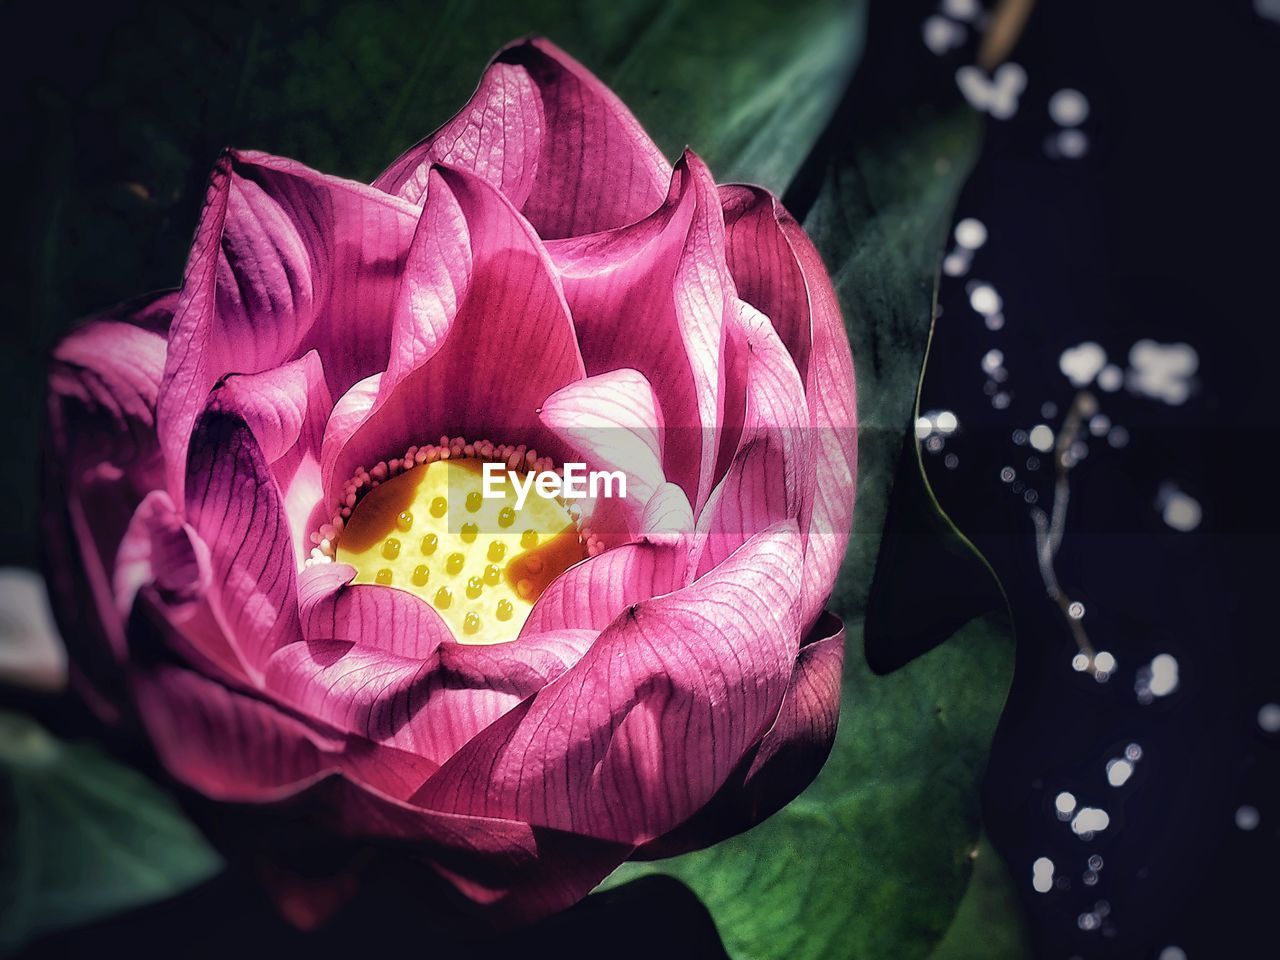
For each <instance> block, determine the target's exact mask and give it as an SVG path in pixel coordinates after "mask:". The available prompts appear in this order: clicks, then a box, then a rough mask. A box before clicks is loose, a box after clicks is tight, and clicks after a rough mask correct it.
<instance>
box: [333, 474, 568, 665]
mask: <svg viewBox="0 0 1280 960" xmlns="http://www.w3.org/2000/svg"><path fill="white" fill-rule="evenodd" d="M482 467H483V462H482V461H480V460H475V459H464V458H450V459H448V460H435V461H432V462H430V463H426V464H423V465H421V466H418V467H415V468H413V469H411V470H407V471H405V472H404V473H401V474H399V475H398V476H395V477H392V478H391V479H389V480H386V481H384V482H383V483H381V484H379V485H378V486H377V487H375V488H374V489H372V490H370V491H369V492H368V493H367V494H365V496H364V498H363V499H361V500H360V501H359V502H358V503H357V504H356V507H355V509H354V510H352V512H351V517H350V519H349V520H347V522H346V524H345V525H344V527H343V529H342V533H341V535H340V536H339V537H338V541H337V544H336V555H335V557H334V559H335V560H337V561H338V562H339V563H349V564H351V566H353V567H355V569H356V577H355V581H354V582H356V583H376V584H381V585H383V586H389V587H392V588H393V589H397V590H405V591H408V592H410V593H414V594H416V595H417V596H419V597H421V598H422V599H423V600H424V601H426V602H427V603H429V604H431V606H432V607H433V608H434V609H435V612H436V613H437V614H438V615H439V616H440V618H441V619H442V620H443V621H444V622H445V624H446V625H448V627H449V630H450V631H451V632H452V633H453V636H454V637H455V638H456V639H457V640H458V642H460V643H504V642H506V641H509V640H514V639H515V638H516V637H517V636H519V634H520V629H521V627H523V626H524V622H525V620H526V619H528V616H529V611H530V610H531V609H532V607H533V603H534V601H536V600H537V599H538V597H539V596H541V594H542V592H543V590H545V589H546V587H547V585H548V584H549V583H551V581H552V580H554V579H555V578H556V577H558V576H559V575H560V574H561V573H563V572H564V571H565V570H566V569H568V568H569V567H571V566H572V565H573V564H575V563H577V562H579V561H580V560H584V559H586V556H587V551H586V547H585V546H584V545H583V544H582V543H581V542H580V541H579V539H578V532H577V528H576V526H575V524H574V519H573V517H572V516H570V514H569V512H568V511H567V510H566V509H565V507H564V504H562V503H561V502H560V501H559V500H557V499H554V498H544V497H542V496H539V495H538V494H537V493H536V491H530V493H529V496H528V499H527V500H526V501H525V503H524V506H523V507H522V508H521V509H520V511H519V512H518V513H517V511H516V509H515V488H514V487H513V486H512V485H511V484H503V485H502V486H501V488H500V489H502V490H503V496H502V497H496V498H485V497H484V496H483V492H482V491H483V475H482ZM521 479H522V481H523V478H521ZM450 504H453V506H452V508H451V507H450ZM463 508H465V512H464V509H463ZM464 516H465V518H466V519H465V522H464V520H463V517H464ZM517 518H518V519H519V525H518V526H517V523H516V521H517Z"/></svg>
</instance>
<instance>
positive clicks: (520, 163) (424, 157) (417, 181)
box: [373, 62, 543, 209]
mask: <svg viewBox="0 0 1280 960" xmlns="http://www.w3.org/2000/svg"><path fill="white" fill-rule="evenodd" d="M542 122H543V121H542V98H541V97H540V96H539V94H538V89H537V86H536V85H535V84H534V82H533V78H532V77H530V76H529V71H528V70H526V69H525V68H524V67H522V66H519V65H517V64H514V63H502V62H495V63H491V64H490V65H489V69H487V70H486V71H485V72H484V76H482V77H481V78H480V85H479V87H477V88H476V92H475V93H473V94H472V95H471V99H470V100H468V101H467V103H466V106H464V107H463V108H462V109H461V110H459V111H458V112H457V113H456V114H455V115H454V116H453V118H452V119H450V120H449V122H448V123H446V124H445V125H444V126H443V127H441V128H440V129H439V130H437V131H436V132H435V133H433V134H431V136H429V137H427V138H426V139H425V140H423V141H421V142H420V143H417V144H415V145H414V146H412V147H410V148H409V149H408V150H407V151H406V152H405V153H404V154H402V155H401V156H400V157H399V158H397V160H396V161H395V163H393V164H391V166H390V167H388V168H387V169H386V170H385V171H384V172H383V173H382V175H381V176H379V177H378V179H377V180H375V181H374V182H373V185H374V186H375V187H377V188H378V189H380V190H385V191H387V192H388V193H393V194H395V195H396V196H398V197H400V198H402V199H404V200H408V201H409V202H410V203H416V204H418V205H421V204H422V203H423V201H424V200H425V199H426V194H427V172H428V171H429V170H430V168H431V165H432V164H435V163H444V164H448V165H449V166H451V167H461V168H463V169H466V170H470V171H471V172H472V173H474V174H475V175H476V176H478V177H480V178H481V179H483V180H485V181H487V182H488V183H490V184H491V185H493V186H494V187H496V188H497V189H499V190H501V191H502V192H503V193H504V194H506V196H507V198H508V199H510V201H511V202H512V203H513V204H515V206H516V208H517V209H518V208H520V207H521V206H523V205H524V202H525V200H527V199H528V197H529V193H530V191H532V190H533V181H534V177H535V175H536V174H537V171H538V154H539V152H540V151H541V148H542V140H543V130H542Z"/></svg>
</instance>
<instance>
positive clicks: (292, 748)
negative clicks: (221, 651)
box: [134, 667, 435, 803]
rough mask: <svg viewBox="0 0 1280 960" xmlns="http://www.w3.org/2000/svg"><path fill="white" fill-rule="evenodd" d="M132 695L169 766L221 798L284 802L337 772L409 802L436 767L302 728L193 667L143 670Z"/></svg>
mask: <svg viewBox="0 0 1280 960" xmlns="http://www.w3.org/2000/svg"><path fill="white" fill-rule="evenodd" d="M134 694H135V699H136V702H137V704H138V709H139V712H140V714H141V716H142V719H143V723H144V725H145V726H146V728H147V734H148V736H149V737H150V738H151V742H152V744H153V745H154V746H155V748H156V752H157V753H159V755H160V759H161V760H162V761H163V762H164V765H165V768H166V769H168V770H169V772H170V773H172V774H174V775H175V776H176V777H177V778H178V779H179V780H181V781H182V782H184V783H186V784H187V785H188V786H191V787H194V788H195V789H197V790H199V791H200V792H201V793H203V794H205V795H206V796H209V797H212V798H214V799H217V800H224V801H239V802H247V803H264V802H272V801H278V800H282V799H285V798H287V797H290V796H292V795H295V794H297V793H298V792H299V791H301V790H304V789H306V788H307V787H308V786H310V785H311V784H313V783H315V782H316V781H317V780H318V779H320V778H322V777H325V776H329V775H331V774H334V773H338V772H343V773H346V774H348V775H349V776H351V777H352V778H353V779H355V780H359V781H361V782H363V783H365V784H368V785H369V786H370V787H371V788H373V789H375V790H378V791H381V792H383V793H386V794H387V795H389V796H401V797H403V796H407V795H409V794H410V793H412V792H413V790H414V788H415V786H416V785H417V784H418V783H421V782H422V780H424V779H425V778H426V777H427V776H428V775H429V774H430V773H431V772H432V770H434V768H435V765H434V764H432V763H430V762H429V761H427V760H425V759H423V758H421V757H415V756H413V755H412V754H402V753H399V752H397V751H392V750H389V749H387V748H377V747H374V746H373V745H369V744H362V743H361V742H360V741H359V740H358V739H354V738H346V737H343V736H342V735H341V734H340V733H339V732H337V731H334V730H332V729H330V730H326V729H324V728H323V727H320V726H316V725H313V724H309V723H304V722H303V721H302V720H299V719H297V718H296V717H292V716H290V715H289V714H287V713H285V712H283V711H282V710H280V709H279V708H277V707H275V706H273V705H271V704H269V703H266V702H264V701H261V700H257V699H255V698H253V697H250V696H247V695H245V694H243V693H239V692H236V691H235V690H232V689H231V688H229V687H225V686H223V685H222V684H219V683H217V682H215V681H213V680H209V679H207V678H205V677H202V676H200V675H199V674H196V673H193V672H191V671H189V670H184V669H180V668H176V667H160V668H158V669H157V670H155V671H154V672H150V673H148V672H142V671H140V672H138V673H137V674H136V675H135V677H134Z"/></svg>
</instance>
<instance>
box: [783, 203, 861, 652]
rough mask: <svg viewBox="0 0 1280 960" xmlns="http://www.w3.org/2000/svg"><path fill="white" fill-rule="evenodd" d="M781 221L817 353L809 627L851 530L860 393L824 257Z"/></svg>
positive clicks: (812, 391) (812, 367)
mask: <svg viewBox="0 0 1280 960" xmlns="http://www.w3.org/2000/svg"><path fill="white" fill-rule="evenodd" d="M780 224H781V227H782V231H783V233H785V234H786V236H787V239H788V240H789V241H790V243H791V246H792V249H793V250H794V251H795V253H796V259H797V260H798V261H799V263H800V266H801V268H802V269H803V270H804V275H805V282H806V284H807V285H808V288H809V302H810V307H811V310H812V315H813V353H812V355H811V359H810V362H809V379H808V381H807V383H806V384H805V395H806V396H807V397H808V399H809V418H810V422H811V423H812V424H813V427H814V430H815V434H814V445H815V447H816V448H817V449H816V459H817V484H816V487H815V492H814V501H813V516H812V518H811V519H810V521H809V535H808V539H807V540H806V543H805V569H804V598H803V606H802V614H801V615H802V618H803V624H804V626H805V628H806V629H808V628H809V626H810V625H811V624H812V623H814V622H815V621H816V619H817V617H818V616H819V614H820V613H821V612H822V608H823V606H824V605H825V604H826V602H827V598H828V597H829V596H830V595H831V588H832V586H833V584H834V583H835V579H836V574H837V573H839V570H840V564H841V562H842V561H843V560H844V552H845V547H846V546H847V545H848V543H849V535H850V533H851V532H852V530H853V501H854V494H855V492H856V490H857V479H858V411H857V402H858V393H857V387H856V384H855V382H854V376H853V357H852V355H851V354H850V352H849V338H848V335H847V334H846V333H845V329H844V321H843V319H842V318H841V316H840V304H839V302H838V301H837V299H836V292H835V289H834V288H833V287H832V286H831V278H830V277H828V276H827V271H826V268H825V267H824V266H823V264H822V258H821V257H820V256H819V255H818V251H817V250H816V249H815V248H814V246H813V243H812V242H811V241H810V240H809V238H808V237H807V236H805V233H804V231H803V230H802V229H801V228H800V225H799V224H798V223H796V222H795V221H794V220H792V219H791V218H790V217H782V218H780Z"/></svg>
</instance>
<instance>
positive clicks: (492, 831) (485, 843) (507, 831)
mask: <svg viewBox="0 0 1280 960" xmlns="http://www.w3.org/2000/svg"><path fill="white" fill-rule="evenodd" d="M134 690H135V695H136V700H137V703H138V706H139V710H140V713H141V715H142V718H143V721H144V724H145V726H146V728H147V731H148V734H149V735H150V737H151V739H152V742H153V744H154V745H155V748H156V751H157V753H158V754H159V755H160V759H161V760H162V761H163V763H164V765H165V767H166V768H167V769H168V770H169V771H170V772H171V773H172V774H173V775H174V776H176V777H177V778H178V779H179V780H181V781H182V782H184V783H186V784H187V785H188V786H190V787H193V788H195V789H197V790H199V791H201V792H202V793H204V794H205V795H206V796H210V797H213V798H215V799H218V800H223V801H230V802H241V803H254V804H263V805H271V806H278V807H279V809H280V811H281V815H282V816H285V817H288V818H289V819H290V820H296V819H297V818H298V817H299V816H300V815H310V816H313V817H318V818H319V819H320V821H322V823H321V824H320V825H322V826H328V827H330V828H331V829H333V830H334V831H336V832H337V833H339V834H341V835H345V836H349V837H352V838H355V839H358V840H361V839H362V840H370V839H372V840H377V841H379V842H382V843H392V844H396V843H403V844H405V845H406V847H405V849H406V851H408V852H411V853H412V854H414V855H416V856H418V857H420V858H426V859H427V861H428V862H429V863H430V865H431V866H432V867H433V868H434V869H435V870H436V871H437V872H438V873H440V874H441V875H442V876H444V877H445V878H446V879H448V880H449V881H450V882H451V883H453V884H454V885H455V886H456V887H457V888H458V889H459V890H460V891H461V892H462V893H463V894H464V895H466V896H467V897H469V898H471V899H472V900H474V901H475V902H476V903H477V905H479V906H482V907H484V908H486V910H487V911H488V913H489V914H490V915H491V916H492V917H494V918H496V919H498V920H499V921H503V922H522V921H531V920H536V919H538V918H540V917H543V916H546V915H548V914H550V913H553V912H555V911H556V910H559V909H562V908H564V907H566V906H569V905H570V904H571V903H574V902H576V901H577V900H580V899H581V898H582V897H584V896H586V894H587V893H588V892H590V890H591V888H592V887H594V886H595V885H596V884H597V883H599V882H600V881H601V880H602V879H603V878H604V877H605V876H606V875H607V874H608V873H609V872H610V871H611V870H612V869H613V868H614V867H616V866H617V865H618V864H619V863H621V862H622V861H623V860H624V859H626V857H627V855H628V854H629V853H630V852H631V848H630V847H628V846H621V845H615V844H603V843H598V842H593V841H590V840H588V839H587V838H583V837H574V836H572V835H567V834H562V833H558V832H556V831H546V830H539V829H536V828H532V827H530V826H529V825H528V824H525V823H519V822H515V821H508V820H500V819H493V818H479V817H461V816H454V815H450V814H445V813H440V812H437V811H432V810H425V809H422V808H419V807H415V806H411V805H409V804H407V803H405V802H403V801H402V800H401V799H399V798H403V797H405V796H408V795H409V794H411V793H412V792H413V790H414V789H415V788H416V786H417V785H418V784H419V783H420V782H421V781H422V780H423V779H425V778H426V777H427V776H429V775H430V773H431V771H432V770H433V769H434V767H433V765H432V764H431V763H430V762H428V761H426V760H424V759H422V758H420V757H415V756H413V755H411V754H405V753H401V752H399V751H396V750H394V749H392V748H389V747H384V746H376V745H373V744H368V743H366V742H363V741H361V740H360V739H359V738H356V737H350V736H346V737H344V736H342V735H340V734H337V733H336V732H332V731H325V730H323V729H320V728H317V727H316V726H313V725H309V724H305V723H302V722H301V721H299V720H298V719H296V718H294V717H291V716H289V715H288V714H287V713H285V712H283V711H281V710H279V709H277V708H275V707H273V706H271V705H270V704H268V703H265V702H263V701H260V700H256V699H253V698H252V697H249V696H246V695H245V694H242V693H238V692H236V691H234V690H232V689H230V688H228V687H224V686H222V685H220V684H217V683H215V682H213V681H211V680H208V679H206V678H203V677H200V676H199V675H197V674H195V673H192V672H190V671H187V670H182V669H177V668H172V667H162V668H160V669H159V670H157V671H155V672H152V673H139V674H138V675H136V677H135V685H134Z"/></svg>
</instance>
